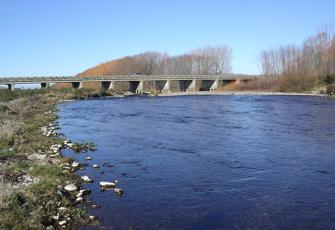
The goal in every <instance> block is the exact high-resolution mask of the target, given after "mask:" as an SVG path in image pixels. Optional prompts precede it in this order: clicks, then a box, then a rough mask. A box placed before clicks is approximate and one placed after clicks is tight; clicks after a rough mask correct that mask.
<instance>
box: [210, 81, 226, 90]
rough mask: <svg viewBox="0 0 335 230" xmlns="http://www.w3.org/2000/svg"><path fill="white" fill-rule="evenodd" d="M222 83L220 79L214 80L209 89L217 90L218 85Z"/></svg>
mask: <svg viewBox="0 0 335 230" xmlns="http://www.w3.org/2000/svg"><path fill="white" fill-rule="evenodd" d="M222 83H223V82H222V81H220V80H218V79H216V80H214V82H213V85H212V86H211V87H210V89H209V91H215V90H217V89H218V88H219V87H221V86H222Z"/></svg>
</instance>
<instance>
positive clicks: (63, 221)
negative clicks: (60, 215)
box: [58, 220, 67, 226]
mask: <svg viewBox="0 0 335 230" xmlns="http://www.w3.org/2000/svg"><path fill="white" fill-rule="evenodd" d="M66 223H67V222H66V220H62V221H59V222H58V224H59V225H60V226H63V225H66Z"/></svg>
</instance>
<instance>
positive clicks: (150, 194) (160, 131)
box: [58, 96, 335, 229]
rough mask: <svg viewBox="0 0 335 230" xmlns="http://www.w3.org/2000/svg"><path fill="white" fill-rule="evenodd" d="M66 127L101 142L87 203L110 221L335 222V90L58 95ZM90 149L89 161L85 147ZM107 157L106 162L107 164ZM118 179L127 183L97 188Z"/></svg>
mask: <svg viewBox="0 0 335 230" xmlns="http://www.w3.org/2000/svg"><path fill="white" fill-rule="evenodd" d="M58 109H59V123H60V127H61V131H62V133H64V135H65V136H66V138H68V139H71V140H72V141H78V142H80V141H92V142H95V143H96V145H97V151H95V152H88V153H84V154H74V153H72V152H71V151H70V150H65V151H64V154H65V155H66V156H69V157H73V158H75V159H76V160H78V161H80V162H81V163H88V164H90V165H92V164H98V165H100V168H98V169H94V168H92V167H89V166H88V167H86V168H85V169H84V170H82V171H78V174H79V175H89V176H90V177H92V178H93V179H94V183H92V184H83V186H84V187H86V188H90V189H91V190H92V194H91V198H92V199H93V201H94V202H96V203H97V204H98V205H99V206H100V208H98V209H90V210H89V213H90V214H92V215H96V216H98V217H99V220H100V221H101V226H102V227H104V228H106V229H247V228H249V229H306V228H308V229H310V228H313V229H331V228H333V227H334V226H335V167H334V166H335V100H332V99H329V98H321V97H303V96H184V97H181V96H179V97H125V98H110V99H94V100H83V101H76V102H68V103H63V104H60V105H59V106H58ZM87 156H91V157H92V158H93V159H92V161H89V162H88V161H86V160H85V157H87ZM104 163H105V164H104ZM115 179H117V180H119V185H118V186H119V187H120V188H122V189H123V190H124V191H125V193H124V195H123V196H122V197H119V196H117V195H116V194H115V193H114V192H113V191H105V192H100V190H99V182H100V181H113V180H115Z"/></svg>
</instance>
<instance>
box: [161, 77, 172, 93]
mask: <svg viewBox="0 0 335 230" xmlns="http://www.w3.org/2000/svg"><path fill="white" fill-rule="evenodd" d="M170 84H171V81H170V80H167V81H165V84H164V87H163V89H162V92H163V93H170V90H171V87H170Z"/></svg>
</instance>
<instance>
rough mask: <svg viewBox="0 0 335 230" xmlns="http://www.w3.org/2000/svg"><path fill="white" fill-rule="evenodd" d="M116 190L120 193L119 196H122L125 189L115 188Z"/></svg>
mask: <svg viewBox="0 0 335 230" xmlns="http://www.w3.org/2000/svg"><path fill="white" fill-rule="evenodd" d="M114 192H115V193H116V194H117V195H118V196H122V195H123V190H122V189H120V188H115V189H114Z"/></svg>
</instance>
